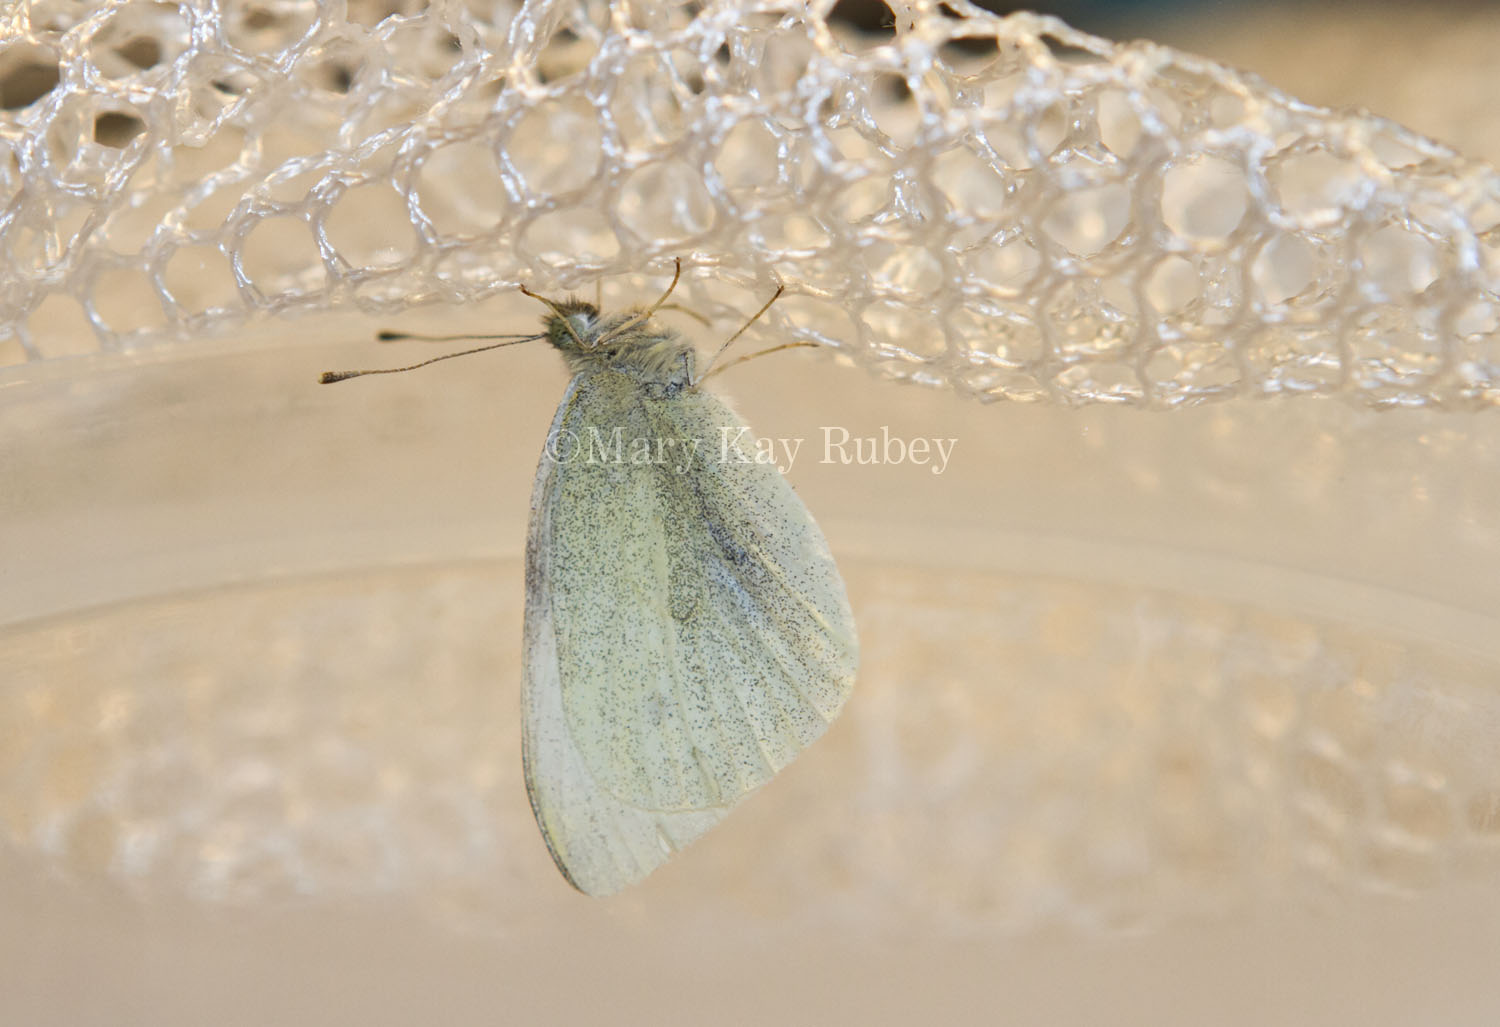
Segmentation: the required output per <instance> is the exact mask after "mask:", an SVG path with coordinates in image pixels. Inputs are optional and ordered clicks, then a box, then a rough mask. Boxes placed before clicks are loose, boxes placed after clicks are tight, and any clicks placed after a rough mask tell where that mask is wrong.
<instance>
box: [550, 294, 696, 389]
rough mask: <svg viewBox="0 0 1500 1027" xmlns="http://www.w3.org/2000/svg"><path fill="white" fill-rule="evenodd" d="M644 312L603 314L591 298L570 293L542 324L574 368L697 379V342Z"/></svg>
mask: <svg viewBox="0 0 1500 1027" xmlns="http://www.w3.org/2000/svg"><path fill="white" fill-rule="evenodd" d="M644 313H645V312H644V311H642V310H640V309H632V310H625V311H620V312H618V313H612V314H603V315H601V314H600V313H599V308H598V307H596V306H594V305H593V304H592V303H585V302H584V301H582V300H572V299H570V300H564V301H563V302H561V303H558V304H557V306H556V308H555V312H553V313H550V314H547V315H546V316H545V317H544V318H542V324H543V326H544V327H545V329H546V333H547V341H548V342H550V343H551V344H552V345H553V346H555V347H557V348H558V349H559V350H561V351H562V354H563V356H564V357H566V358H567V360H568V366H569V367H570V368H571V369H572V370H573V372H574V373H575V374H576V373H578V372H580V371H602V370H606V369H608V370H613V371H617V372H619V373H621V374H628V375H630V376H631V377H632V378H635V379H637V380H638V381H641V382H644V383H649V384H653V385H663V386H671V387H675V388H682V387H684V386H687V385H690V384H692V381H693V347H692V345H691V344H689V343H688V342H687V341H686V340H684V339H683V338H682V336H680V335H678V334H677V333H676V332H674V331H672V329H670V328H666V327H664V326H662V325H661V324H659V323H657V322H656V321H653V320H652V319H651V318H649V317H646V318H643V317H642V315H643V314H644Z"/></svg>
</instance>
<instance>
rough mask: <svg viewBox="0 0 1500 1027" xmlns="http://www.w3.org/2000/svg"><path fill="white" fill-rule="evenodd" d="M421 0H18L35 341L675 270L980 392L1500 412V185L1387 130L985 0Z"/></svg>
mask: <svg viewBox="0 0 1500 1027" xmlns="http://www.w3.org/2000/svg"><path fill="white" fill-rule="evenodd" d="M395 6H398V5H393V4H383V3H369V4H364V3H354V2H351V3H349V4H347V5H344V4H323V5H320V4H314V3H310V2H257V3H253V4H209V3H201V4H193V3H183V4H165V3H151V2H138V0H130V2H110V3H104V4H97V5H95V4H74V3H66V2H61V0H59V2H37V3H32V4H26V5H20V6H19V7H18V9H17V10H16V11H15V12H14V13H13V14H12V15H11V21H10V24H9V25H8V33H7V34H8V36H9V38H8V41H7V43H6V46H5V50H4V54H3V57H0V81H3V83H4V86H3V88H4V104H5V107H6V108H7V110H6V112H5V114H4V120H3V121H0V126H3V129H0V130H3V140H0V146H3V147H4V153H3V154H0V189H3V199H4V201H5V203H6V208H5V214H4V223H3V240H4V246H5V256H6V262H7V270H8V273H7V275H6V276H5V280H4V285H3V294H0V318H3V322H0V324H3V328H0V331H3V332H4V333H5V334H6V335H8V336H9V337H10V339H11V341H10V342H9V344H8V349H6V350H5V351H4V352H5V353H6V354H7V355H8V358H9V359H10V360H11V361H15V360H25V359H33V358H37V357H45V356H49V355H54V354H56V353H58V352H65V351H74V350H75V349H76V348H78V347H79V345H80V343H81V342H84V340H91V341H89V342H87V343H86V345H97V346H99V347H104V348H115V347H128V346H131V345H134V344H138V343H141V342H144V341H146V340H157V339H160V338H161V337H162V334H163V333H164V332H165V333H174V334H180V335H187V334H194V333H202V332H204V331H206V330H209V329H215V330H223V329H225V328H226V327H228V326H232V325H233V324H235V323H237V322H239V321H240V320H242V319H244V318H246V317H249V316H251V315H254V314H259V313H281V312H286V311H289V310H293V309H297V308H303V309H306V308H320V309H321V308H334V307H338V306H340V305H346V304H351V303H352V304H358V305H359V306H361V307H363V308H366V309H372V310H380V311H396V310H401V309H405V308H407V307H409V306H412V305H414V304H423V303H432V302H437V301H441V302H445V303H461V302H463V301H466V300H472V299H474V298H477V297H481V296H485V295H489V294H493V293H495V292H497V291H503V290H509V289H513V288H514V286H515V285H516V284H517V283H518V282H521V281H529V282H531V283H532V284H537V285H542V286H562V287H567V286H573V285H578V284H582V283H586V282H589V281H591V280H592V279H594V278H596V277H598V276H600V275H604V274H617V273H623V272H631V271H638V270H641V269H643V268H645V267H647V266H650V265H652V263H653V261H656V262H657V263H660V261H659V260H658V258H665V257H674V256H683V257H686V258H687V261H688V263H689V264H690V265H692V266H693V267H695V268H700V269H710V270H709V271H708V272H706V273H707V274H711V275H712V276H713V277H715V278H718V279H721V280H727V281H732V282H737V283H740V284H744V285H752V286H754V287H756V288H758V289H759V290H760V293H761V294H762V295H763V294H764V292H765V290H766V289H767V288H768V284H767V283H768V282H769V280H770V278H771V276H773V275H774V276H777V277H779V278H780V279H782V280H783V281H785V282H786V284H787V285H788V287H789V292H790V295H789V297H788V298H787V299H786V300H784V301H783V302H782V303H781V304H779V305H778V306H777V307H776V308H775V309H774V311H773V314H772V316H771V320H772V326H773V327H774V330H775V331H776V332H777V333H778V334H779V335H781V336H784V337H797V338H805V339H812V340H816V341H819V342H824V343H828V344H830V345H836V346H838V347H840V348H842V349H843V350H845V351H846V352H848V353H850V354H853V355H854V356H855V357H856V358H857V359H859V360H860V361H861V362H863V363H865V364H866V365H868V366H870V367H872V368H878V369H879V370H881V371H883V372H884V373H887V374H890V375H894V376H899V377H906V378H911V379H915V380H919V381H924V382H929V383H942V384H947V385H950V386H952V387H954V388H956V389H959V390H962V391H965V392H971V393H978V394H980V395H983V396H986V397H994V398H1005V399H1016V400H1038V399H1050V400H1055V401H1062V402H1071V403H1077V402H1088V401H1126V402H1134V403H1141V404H1151V405H1172V404H1178V403H1183V402H1192V401H1197V400H1202V399H1205V398H1209V397H1216V396H1225V395H1230V394H1240V393H1265V392H1269V393H1276V392H1316V393H1334V392H1343V393H1350V394H1357V395H1359V396H1361V397H1364V398H1367V399H1368V400H1370V401H1372V402H1376V403H1399V404H1428V403H1441V404H1448V405H1458V404H1479V403H1489V402H1491V401H1492V400H1493V397H1494V391H1493V389H1494V385H1493V383H1494V380H1495V376H1496V375H1495V371H1496V367H1497V361H1500V350H1497V340H1500V335H1497V318H1496V315H1495V312H1494V310H1493V308H1492V305H1491V304H1492V301H1493V298H1494V296H1495V292H1496V286H1497V278H1496V273H1495V251H1494V247H1495V242H1496V238H1495V236H1494V234H1493V233H1494V230H1495V228H1496V225H1497V224H1500V184H1497V178H1496V176H1495V174H1494V172H1493V171H1492V170H1491V169H1490V168H1489V167H1488V166H1484V165H1478V164H1474V163H1470V162H1467V161H1465V160H1464V159H1463V158H1461V157H1459V156H1458V155H1457V154H1455V153H1453V152H1452V151H1450V150H1448V149H1446V148H1444V147H1442V146H1439V145H1436V144H1433V143H1431V142H1429V141H1427V140H1425V139H1422V138H1420V137H1418V136H1416V135H1414V134H1412V133H1409V132H1406V131H1404V130H1402V129H1401V128H1400V127H1398V126H1396V125H1394V124H1390V123H1388V122H1384V121H1381V120H1378V119H1374V118H1370V117H1361V116H1354V115H1343V114H1335V113H1330V112H1329V111H1326V110H1321V109H1317V108H1312V107H1308V106H1306V105H1303V104H1300V103H1298V102H1296V101H1295V100H1292V99H1290V98H1288V97H1286V96H1283V95H1281V94H1279V93H1277V92H1276V91H1274V90H1272V89H1270V88H1268V87H1267V86H1266V85H1265V84H1264V83H1261V82H1259V81H1257V80H1255V79H1253V78H1250V77H1247V76H1245V75H1241V74H1236V73H1235V72H1233V71H1230V70H1227V69H1225V68H1222V67H1218V66H1216V65H1214V64H1212V63H1210V62H1206V61H1202V60H1197V59H1194V58H1191V57H1188V56H1185V55H1183V54H1180V53H1177V52H1174V51H1171V50H1169V49H1166V48H1163V47H1159V46H1155V45H1151V44H1142V43H1134V44H1130V45H1116V44H1113V43H1109V42H1107V41H1104V40H1101V39H1097V38H1093V37H1090V36H1087V35H1084V34H1081V33H1078V32H1075V31H1072V30H1071V29H1069V28H1068V27H1066V26H1065V25H1063V24H1061V23H1060V22H1058V21H1056V20H1053V19H1048V18H1042V17H1034V16H1012V17H1009V18H1006V19H997V18H995V17H993V16H990V15H988V14H986V13H984V12H982V11H979V10H976V9H972V8H970V7H968V6H966V5H963V4H942V5H940V4H935V3H914V4H911V5H901V6H900V8H899V9H898V10H897V11H896V12H895V15H894V23H895V32H894V35H893V36H892V37H891V38H889V39H888V40H883V41H874V42H868V41H861V40H854V41H852V42H851V40H850V38H849V37H847V36H836V35H835V34H834V33H833V32H832V31H831V30H830V29H829V27H828V25H827V24H826V23H825V22H824V21H823V18H822V12H823V11H825V10H826V9H827V8H828V7H829V6H831V5H829V4H812V5H810V7H809V8H807V9H804V8H803V7H802V6H801V5H798V4H776V3H767V4H756V5H747V4H733V3H727V4H709V5H697V4H676V5H674V4H644V3H643V4H627V5H618V6H615V7H613V8H610V7H606V6H604V5H597V4H596V5H578V4H564V3H557V4H546V3H536V4H532V5H527V6H526V7H524V8H523V9H521V10H520V11H518V10H516V9H514V8H512V7H510V6H508V5H505V4H495V5H481V4H460V3H448V4H437V5H433V6H431V7H430V8H420V9H418V8H416V5H406V6H408V7H413V8H414V9H413V10H412V11H411V13H400V12H397V13H392V8H393V7H395ZM388 14H389V15H390V16H389V17H386V15H388ZM908 94H909V95H908ZM689 296H690V302H697V303H699V304H700V305H701V306H702V307H704V308H707V309H711V310H715V311H717V310H720V309H721V308H720V307H717V306H715V305H714V304H713V303H712V302H711V297H710V295H709V293H708V292H707V291H706V290H705V289H704V288H703V287H702V286H701V283H700V287H699V288H697V289H695V290H691V291H690V292H689ZM85 318H86V320H87V330H86V331H85V330H83V329H82V324H81V322H82V320H83V319H85Z"/></svg>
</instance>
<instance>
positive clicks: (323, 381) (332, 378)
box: [318, 335, 546, 385]
mask: <svg viewBox="0 0 1500 1027" xmlns="http://www.w3.org/2000/svg"><path fill="white" fill-rule="evenodd" d="M543 338H546V336H543V335H528V336H526V337H524V338H520V339H507V340H506V341H504V342H492V343H490V344H489V345H488V346H477V347H475V348H474V349H465V350H459V351H458V352H457V353H444V354H443V355H442V356H440V357H433V358H432V359H431V360H423V361H422V362H421V363H417V364H408V365H407V366H406V367H383V368H379V369H377V370H373V371H324V372H323V373H322V374H321V375H320V376H319V377H318V384H319V385H332V384H333V383H334V382H342V381H347V380H348V379H350V378H358V377H360V376H361V375H367V374H400V373H401V372H402V371H415V370H416V369H417V368H419V367H426V366H427V365H428V364H435V363H437V362H438V361H439V360H452V359H453V358H454V357H467V356H469V355H470V354H472V353H483V352H485V351H486V350H491V349H499V348H500V347H502V346H517V345H519V344H521V343H523V342H535V341H536V340H538V339H543Z"/></svg>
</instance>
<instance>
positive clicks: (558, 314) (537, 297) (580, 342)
mask: <svg viewBox="0 0 1500 1027" xmlns="http://www.w3.org/2000/svg"><path fill="white" fill-rule="evenodd" d="M521 293H522V295H524V296H530V297H531V298H532V299H534V300H537V301H538V302H540V303H544V304H546V306H547V309H548V310H550V311H552V313H553V314H554V315H556V317H557V319H558V320H559V321H561V322H562V323H563V327H564V328H566V329H567V330H568V334H569V335H571V336H573V341H574V342H576V343H578V348H579V349H588V347H587V346H585V345H584V344H583V340H582V339H581V338H579V337H578V333H577V332H575V331H574V330H573V322H572V321H569V320H568V317H567V315H566V314H564V313H563V312H562V311H561V310H560V309H558V306H557V304H556V303H553V302H552V301H551V300H549V299H548V298H547V297H545V296H543V295H542V294H541V293H539V292H532V291H531V290H530V289H528V288H526V286H524V285H523V286H521ZM594 309H595V310H598V309H599V308H598V307H595V308H594Z"/></svg>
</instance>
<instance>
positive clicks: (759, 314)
mask: <svg viewBox="0 0 1500 1027" xmlns="http://www.w3.org/2000/svg"><path fill="white" fill-rule="evenodd" d="M783 292H786V286H784V285H778V286H777V287H776V291H775V292H774V293H772V294H771V298H770V299H768V300H766V302H765V304H764V305H763V306H762V307H761V308H760V309H759V310H757V311H756V312H755V313H754V315H752V316H751V318H750V320H748V321H746V322H745V323H744V324H743V325H741V326H740V330H739V331H737V332H735V333H734V334H733V335H731V336H730V337H729V338H727V339H725V340H724V345H722V346H720V347H719V350H718V352H717V353H715V354H714V355H713V359H711V360H709V362H708V364H707V366H706V367H704V369H703V373H702V374H700V375H699V376H698V378H697V381H694V382H693V384H694V385H696V384H698V382H701V381H702V380H703V379H705V378H707V377H708V376H709V375H711V374H714V373H715V372H714V371H713V366H714V364H716V363H718V362H719V358H720V357H722V356H723V355H724V351H725V350H726V349H728V348H729V344H730V343H732V342H734V340H735V339H738V338H739V337H740V336H741V335H744V334H745V332H746V331H747V330H749V328H750V326H751V325H753V324H754V323H755V322H757V321H759V320H760V319H761V317H762V315H764V314H765V312H766V311H768V310H770V309H771V304H773V303H775V302H776V301H777V300H779V299H781V294H782V293H783ZM798 345H804V346H811V345H814V343H790V344H788V345H785V346H777V347H776V348H775V349H768V350H762V351H761V352H759V353H756V354H753V355H754V356H758V357H759V356H765V354H767V353H775V352H776V351H777V350H782V349H792V348H793V347H795V346H798ZM749 359H750V358H749V357H744V358H741V359H740V360H736V361H735V362H734V364H742V363H744V362H745V361H746V360H749ZM734 364H725V365H724V367H721V368H720V369H719V370H721V371H722V370H724V368H728V367H733V366H734Z"/></svg>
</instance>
